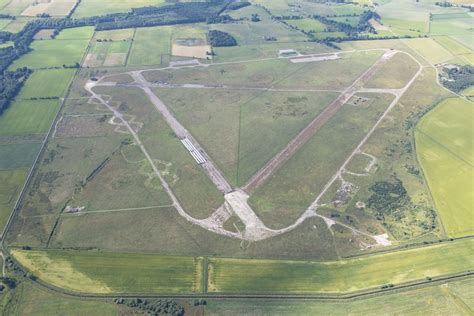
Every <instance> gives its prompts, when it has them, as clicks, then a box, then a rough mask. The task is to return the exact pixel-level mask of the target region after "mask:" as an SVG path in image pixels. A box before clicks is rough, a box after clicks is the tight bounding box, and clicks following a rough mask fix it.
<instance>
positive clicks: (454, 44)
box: [434, 36, 472, 55]
mask: <svg viewBox="0 0 474 316" xmlns="http://www.w3.org/2000/svg"><path fill="white" fill-rule="evenodd" d="M434 40H435V41H436V42H438V43H439V44H441V45H442V46H444V47H445V48H446V49H447V50H449V51H450V52H451V53H452V54H454V55H463V54H469V53H472V50H471V49H469V48H468V47H466V46H464V45H463V44H462V43H460V42H458V41H457V40H455V39H453V38H452V37H449V36H437V37H435V38H434Z"/></svg>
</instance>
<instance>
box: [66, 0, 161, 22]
mask: <svg viewBox="0 0 474 316" xmlns="http://www.w3.org/2000/svg"><path fill="white" fill-rule="evenodd" d="M163 4H165V1H164V0H121V1H118V2H117V1H116V0H82V1H81V4H80V5H79V7H78V8H77V9H76V11H75V12H74V15H73V17H75V18H81V17H87V16H97V15H104V14H109V13H116V12H127V11H130V9H132V8H141V7H146V6H156V5H163Z"/></svg>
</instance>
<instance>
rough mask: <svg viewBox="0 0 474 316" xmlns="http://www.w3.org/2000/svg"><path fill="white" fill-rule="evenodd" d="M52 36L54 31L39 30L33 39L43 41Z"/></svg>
mask: <svg viewBox="0 0 474 316" xmlns="http://www.w3.org/2000/svg"><path fill="white" fill-rule="evenodd" d="M53 34H54V30H41V31H39V32H38V33H36V35H35V37H34V39H35V40H43V39H52V38H53Z"/></svg>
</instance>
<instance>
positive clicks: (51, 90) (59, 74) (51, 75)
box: [18, 69, 76, 99]
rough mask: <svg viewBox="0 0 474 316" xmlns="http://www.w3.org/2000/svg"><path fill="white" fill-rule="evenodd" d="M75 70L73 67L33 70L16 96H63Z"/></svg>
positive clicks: (22, 97)
mask: <svg viewBox="0 0 474 316" xmlns="http://www.w3.org/2000/svg"><path fill="white" fill-rule="evenodd" d="M75 72H76V71H75V70H74V69H48V70H35V71H34V72H33V74H31V76H30V77H29V78H28V80H27V81H26V82H25V84H24V86H23V89H21V92H20V94H19V95H18V98H19V99H30V98H44V97H63V96H64V95H65V93H66V89H67V87H68V86H69V84H70V83H71V80H72V78H73V77H74V74H75Z"/></svg>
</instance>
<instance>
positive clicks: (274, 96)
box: [156, 89, 336, 185]
mask: <svg viewBox="0 0 474 316" xmlns="http://www.w3.org/2000/svg"><path fill="white" fill-rule="evenodd" d="M156 91H157V94H158V95H159V96H160V97H161V98H162V100H163V102H164V103H165V104H167V105H168V106H169V107H170V108H171V109H172V111H173V113H174V114H175V115H176V117H177V118H178V120H179V121H180V122H181V123H182V124H183V125H185V126H186V127H187V128H188V129H189V131H190V132H191V133H192V134H193V135H194V136H195V137H196V138H197V140H198V141H199V142H200V143H201V145H202V146H204V148H205V149H206V152H208V154H209V155H211V157H212V158H213V159H214V160H215V161H216V163H217V164H218V166H219V167H220V169H221V170H223V172H224V173H225V175H226V176H227V178H228V179H229V181H231V182H232V183H234V184H237V185H243V184H245V182H246V181H247V180H248V179H249V178H250V177H251V176H252V175H253V174H254V173H255V172H256V171H257V170H258V169H260V168H261V167H262V166H263V165H264V164H265V163H266V162H267V161H268V160H270V159H271V158H272V157H273V156H274V155H275V154H276V153H277V152H278V151H279V150H281V149H282V148H283V147H284V146H285V145H286V144H287V143H288V142H289V141H290V140H291V139H292V138H293V137H294V136H295V135H296V134H297V133H298V132H299V131H300V130H302V129H303V128H304V127H305V126H306V125H307V124H308V123H309V121H310V120H312V119H313V118H314V117H315V116H316V115H317V114H319V113H320V112H321V111H322V110H323V109H324V108H325V107H326V106H327V105H328V104H329V103H330V102H331V100H333V99H335V97H336V94H335V93H315V92H271V93H270V92H264V91H262V92H254V91H246V90H221V91H219V90H218V91H213V90H208V89H203V90H196V89H157V90H156Z"/></svg>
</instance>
